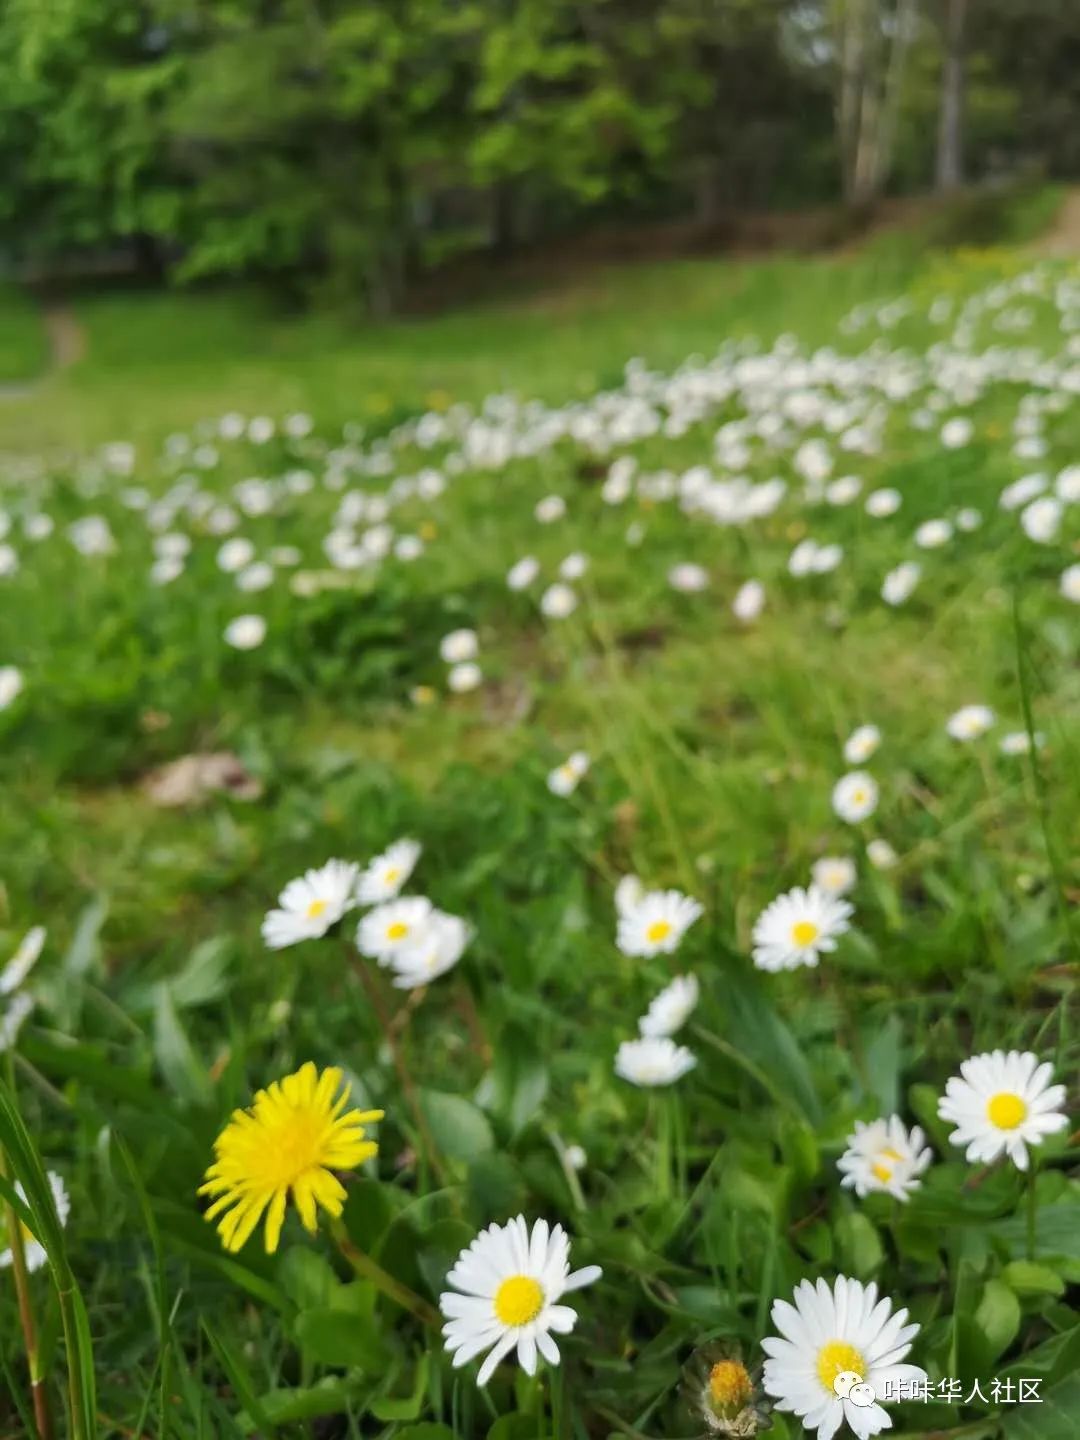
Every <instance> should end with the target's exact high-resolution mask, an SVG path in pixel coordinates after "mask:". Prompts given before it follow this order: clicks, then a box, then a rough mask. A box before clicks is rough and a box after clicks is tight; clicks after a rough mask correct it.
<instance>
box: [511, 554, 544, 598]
mask: <svg viewBox="0 0 1080 1440" xmlns="http://www.w3.org/2000/svg"><path fill="white" fill-rule="evenodd" d="M539 574H540V562H539V560H537V559H536V557H535V556H534V555H523V556H522V557H521V559H520V560H518V561H515V563H514V564H513V565H511V567H510V569H509V570H508V571H507V575H506V583H507V585H508V586H509V587H510V589H511V590H527V589H528V587H529V586H530V585H531V584H532V582H533V581H534V580H535V579H536V577H537V576H538V575H539Z"/></svg>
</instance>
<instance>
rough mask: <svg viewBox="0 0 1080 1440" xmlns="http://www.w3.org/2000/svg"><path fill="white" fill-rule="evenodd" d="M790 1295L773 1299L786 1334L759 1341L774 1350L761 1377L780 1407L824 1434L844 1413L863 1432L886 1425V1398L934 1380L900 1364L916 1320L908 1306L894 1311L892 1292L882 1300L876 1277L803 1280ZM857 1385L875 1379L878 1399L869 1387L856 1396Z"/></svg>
mask: <svg viewBox="0 0 1080 1440" xmlns="http://www.w3.org/2000/svg"><path fill="white" fill-rule="evenodd" d="M792 1300H793V1301H794V1303H793V1304H789V1303H788V1301H786V1300H776V1301H774V1302H773V1307H772V1322H773V1324H774V1325H775V1326H776V1328H777V1330H779V1332H780V1334H779V1336H770V1337H769V1338H768V1339H766V1340H763V1341H762V1347H761V1348H762V1349H763V1350H764V1351H765V1354H766V1355H767V1356H768V1359H767V1360H766V1361H765V1367H764V1371H763V1374H762V1385H763V1386H764V1389H765V1392H766V1394H768V1395H771V1396H772V1398H773V1399H774V1400H775V1401H776V1408H777V1410H782V1411H787V1412H788V1413H789V1414H794V1415H797V1416H798V1417H799V1419H800V1420H801V1421H802V1422H803V1425H804V1426H805V1428H806V1429H808V1430H816V1431H817V1435H818V1440H832V1436H833V1435H835V1434H836V1432H837V1430H839V1428H840V1426H841V1425H842V1424H843V1423H844V1421H845V1420H846V1421H847V1423H848V1425H849V1426H850V1427H851V1429H852V1430H853V1431H854V1432H855V1434H856V1435H857V1436H858V1437H859V1440H868V1437H869V1436H871V1435H877V1434H878V1433H879V1432H880V1431H882V1430H888V1429H889V1428H890V1427H891V1425H892V1420H891V1418H890V1416H889V1415H888V1413H887V1412H886V1411H885V1410H884V1409H882V1406H881V1403H880V1402H881V1400H882V1399H884V1398H886V1397H887V1396H888V1395H890V1394H892V1395H898V1394H899V1393H900V1391H901V1387H902V1386H904V1385H907V1386H913V1385H916V1384H918V1385H923V1384H925V1383H926V1382H927V1380H928V1376H927V1374H926V1371H925V1370H921V1369H919V1367H918V1366H917V1365H904V1364H901V1361H902V1360H903V1359H904V1356H905V1355H907V1353H908V1351H909V1350H910V1349H911V1342H912V1341H913V1340H914V1339H915V1336H916V1335H917V1334H918V1333H919V1327H918V1325H914V1324H912V1325H909V1324H907V1323H906V1321H907V1316H908V1312H907V1311H906V1310H898V1311H896V1313H895V1314H894V1313H893V1308H892V1301H891V1300H889V1299H885V1298H883V1299H881V1300H879V1299H878V1288H877V1285H876V1284H870V1285H863V1284H862V1282H861V1281H859V1280H850V1279H848V1277H847V1276H846V1275H840V1276H838V1277H837V1279H836V1281H835V1282H834V1284H833V1285H832V1286H831V1287H830V1286H828V1285H827V1284H826V1283H825V1281H824V1280H820V1279H819V1280H818V1282H817V1284H816V1285H814V1284H811V1282H810V1281H809V1280H802V1281H800V1283H799V1284H798V1285H797V1286H796V1287H795V1293H794V1295H793V1296H792ZM852 1375H854V1376H856V1377H857V1378H856V1379H855V1380H852V1379H851V1376H852ZM838 1379H839V1380H840V1388H839V1390H838V1389H837V1388H836V1385H837V1381H838ZM853 1385H862V1386H869V1387H870V1390H871V1391H872V1393H873V1399H870V1398H869V1397H868V1396H867V1395H866V1393H865V1391H863V1392H860V1395H859V1397H858V1399H861V1400H863V1401H864V1403H862V1404H860V1403H858V1399H857V1400H854V1401H853V1400H852V1399H851V1398H850V1389H851V1387H852V1386H853ZM845 1394H846V1395H847V1396H848V1398H843V1396H844V1395H845ZM867 1400H869V1403H865V1402H866V1401H867Z"/></svg>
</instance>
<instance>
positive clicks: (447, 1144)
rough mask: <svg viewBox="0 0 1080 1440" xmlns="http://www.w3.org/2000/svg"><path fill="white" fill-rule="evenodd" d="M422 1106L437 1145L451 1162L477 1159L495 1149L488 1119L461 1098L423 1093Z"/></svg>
mask: <svg viewBox="0 0 1080 1440" xmlns="http://www.w3.org/2000/svg"><path fill="white" fill-rule="evenodd" d="M420 1104H421V1106H422V1107H423V1111H424V1116H425V1118H426V1119H427V1122H428V1125H429V1126H430V1127H431V1131H432V1134H433V1136H434V1137H435V1143H436V1144H437V1145H438V1147H439V1149H440V1150H441V1151H442V1153H443V1154H444V1155H445V1156H447V1158H448V1159H450V1160H474V1159H475V1158H476V1156H477V1155H482V1154H483V1153H484V1152H485V1151H487V1150H493V1149H494V1148H495V1137H494V1135H492V1133H491V1125H490V1123H489V1122H488V1118H487V1116H486V1115H485V1114H484V1113H483V1111H481V1110H478V1109H477V1108H476V1106H475V1105H473V1104H471V1103H470V1101H468V1100H465V1099H463V1098H462V1097H461V1096H460V1095H448V1094H445V1093H444V1092H443V1091H441V1090H421V1092H420Z"/></svg>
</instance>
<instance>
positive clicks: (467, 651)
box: [439, 630, 480, 665]
mask: <svg viewBox="0 0 1080 1440" xmlns="http://www.w3.org/2000/svg"><path fill="white" fill-rule="evenodd" d="M479 652H480V642H479V641H478V640H477V638H476V631H475V630H451V631H450V633H449V634H448V635H444V636H443V638H442V639H441V640H440V641H439V654H440V656H441V657H442V658H443V660H445V661H446V663H447V664H448V665H460V664H461V663H462V662H463V661H465V660H475V659H476V657H477V655H478V654H479Z"/></svg>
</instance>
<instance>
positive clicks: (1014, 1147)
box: [938, 1050, 1068, 1170]
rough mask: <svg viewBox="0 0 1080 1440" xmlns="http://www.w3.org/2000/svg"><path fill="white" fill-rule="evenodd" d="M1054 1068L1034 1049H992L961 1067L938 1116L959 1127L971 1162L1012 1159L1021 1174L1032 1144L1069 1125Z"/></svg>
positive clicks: (955, 1138) (957, 1139)
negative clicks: (1034, 1053) (1001, 1157)
mask: <svg viewBox="0 0 1080 1440" xmlns="http://www.w3.org/2000/svg"><path fill="white" fill-rule="evenodd" d="M1053 1074H1054V1067H1053V1066H1052V1065H1051V1064H1050V1063H1049V1061H1046V1062H1044V1063H1043V1064H1042V1065H1040V1064H1039V1057H1038V1056H1037V1055H1033V1054H1032V1053H1031V1052H1030V1051H1024V1052H1022V1053H1021V1051H1019V1050H1010V1051H1009V1052H1008V1054H1006V1053H1005V1052H1004V1051H1003V1050H993V1051H990V1052H989V1053H988V1054H985V1055H973V1056H972V1057H971V1059H970V1060H965V1061H964V1063H963V1064H962V1065H961V1066H960V1074H959V1075H954V1076H953V1077H952V1078H951V1079H950V1080H949V1082H948V1084H947V1085H946V1086H945V1094H944V1095H943V1096H942V1097H941V1099H940V1100H939V1101H938V1114H939V1115H940V1116H941V1118H942V1120H949V1121H951V1122H952V1123H953V1124H954V1125H955V1126H956V1129H955V1130H954V1131H953V1132H952V1134H951V1135H950V1136H949V1139H950V1140H951V1141H952V1143H953V1144H954V1145H959V1146H966V1147H967V1149H966V1151H965V1155H966V1158H967V1159H968V1160H970V1161H972V1162H977V1163H979V1164H983V1165H985V1164H989V1163H990V1161H992V1160H997V1159H998V1157H999V1156H1001V1155H1007V1156H1008V1158H1009V1159H1010V1160H1011V1161H1012V1162H1013V1163H1014V1164H1015V1165H1016V1168H1017V1169H1018V1170H1026V1169H1027V1168H1028V1150H1027V1147H1028V1146H1029V1145H1041V1144H1042V1142H1043V1140H1044V1139H1045V1138H1046V1136H1047V1135H1053V1134H1055V1133H1056V1132H1057V1131H1058V1130H1063V1129H1064V1128H1065V1126H1066V1124H1067V1123H1068V1120H1067V1117H1066V1115H1065V1113H1064V1111H1063V1110H1062V1109H1061V1105H1062V1103H1063V1101H1064V1099H1065V1086H1064V1085H1051V1084H1050V1081H1051V1080H1052V1078H1053Z"/></svg>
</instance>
